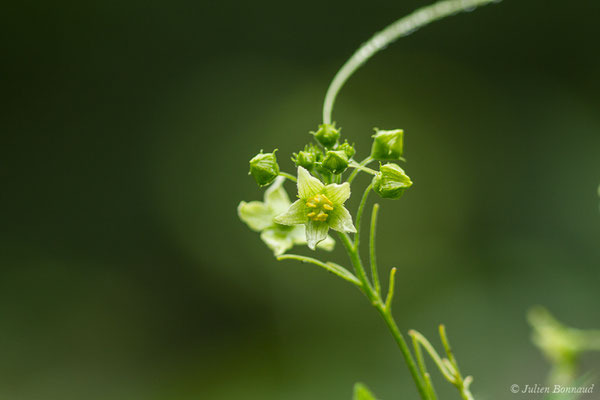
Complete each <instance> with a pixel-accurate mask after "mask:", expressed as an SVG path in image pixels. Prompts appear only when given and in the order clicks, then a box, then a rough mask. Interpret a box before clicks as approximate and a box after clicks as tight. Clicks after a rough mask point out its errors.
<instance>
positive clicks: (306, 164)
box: [292, 151, 316, 171]
mask: <svg viewBox="0 0 600 400" xmlns="http://www.w3.org/2000/svg"><path fill="white" fill-rule="evenodd" d="M292 161H293V162H294V163H295V164H296V166H298V167H302V168H306V169H307V170H309V171H310V170H311V169H312V168H313V167H314V166H315V161H316V160H315V155H314V154H313V153H311V152H308V151H300V152H298V154H296V153H294V156H293V157H292Z"/></svg>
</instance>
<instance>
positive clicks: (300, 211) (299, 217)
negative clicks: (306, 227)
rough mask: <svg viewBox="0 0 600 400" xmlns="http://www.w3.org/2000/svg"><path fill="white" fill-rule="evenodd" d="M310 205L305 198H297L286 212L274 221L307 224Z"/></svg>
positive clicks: (283, 223) (282, 223) (287, 223)
mask: <svg viewBox="0 0 600 400" xmlns="http://www.w3.org/2000/svg"><path fill="white" fill-rule="evenodd" d="M308 213H309V211H308V207H307V206H306V201H305V200H302V199H300V200H296V201H295V202H294V203H292V205H291V206H290V207H289V208H288V209H287V211H286V212H284V213H283V214H280V215H278V216H276V217H275V219H274V221H275V222H276V223H278V224H281V225H298V224H305V223H306V221H308V217H307V215H308Z"/></svg>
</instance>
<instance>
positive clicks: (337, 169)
mask: <svg viewBox="0 0 600 400" xmlns="http://www.w3.org/2000/svg"><path fill="white" fill-rule="evenodd" d="M323 168H325V169H326V170H328V171H329V172H332V173H334V174H341V173H342V172H344V171H345V170H346V168H348V156H347V155H346V153H345V152H344V151H343V150H330V151H328V152H327V153H325V158H323Z"/></svg>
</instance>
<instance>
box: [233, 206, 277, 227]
mask: <svg viewBox="0 0 600 400" xmlns="http://www.w3.org/2000/svg"><path fill="white" fill-rule="evenodd" d="M237 211H238V216H239V217H240V219H241V220H242V221H244V222H245V223H246V225H248V226H249V227H250V229H252V230H254V231H257V232H260V231H262V230H263V229H265V228H268V227H269V226H271V225H273V212H272V211H271V210H270V209H269V207H267V206H266V205H265V204H264V203H261V202H260V201H251V202H250V203H246V202H245V201H242V202H240V205H239V206H238V209H237Z"/></svg>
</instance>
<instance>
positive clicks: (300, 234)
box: [289, 225, 335, 251]
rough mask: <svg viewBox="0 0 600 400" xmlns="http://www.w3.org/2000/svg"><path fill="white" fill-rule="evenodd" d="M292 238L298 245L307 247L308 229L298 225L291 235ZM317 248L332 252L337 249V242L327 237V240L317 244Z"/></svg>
mask: <svg viewBox="0 0 600 400" xmlns="http://www.w3.org/2000/svg"><path fill="white" fill-rule="evenodd" d="M289 235H290V237H291V238H292V240H293V241H294V244H297V245H306V228H305V227H304V225H296V226H294V229H293V230H292V231H291V232H290V233H289ZM317 248H318V249H321V250H326V251H332V250H333V249H334V248H335V240H334V239H333V238H332V237H331V236H329V235H327V237H326V238H325V240H323V241H322V242H320V243H319V244H317Z"/></svg>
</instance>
